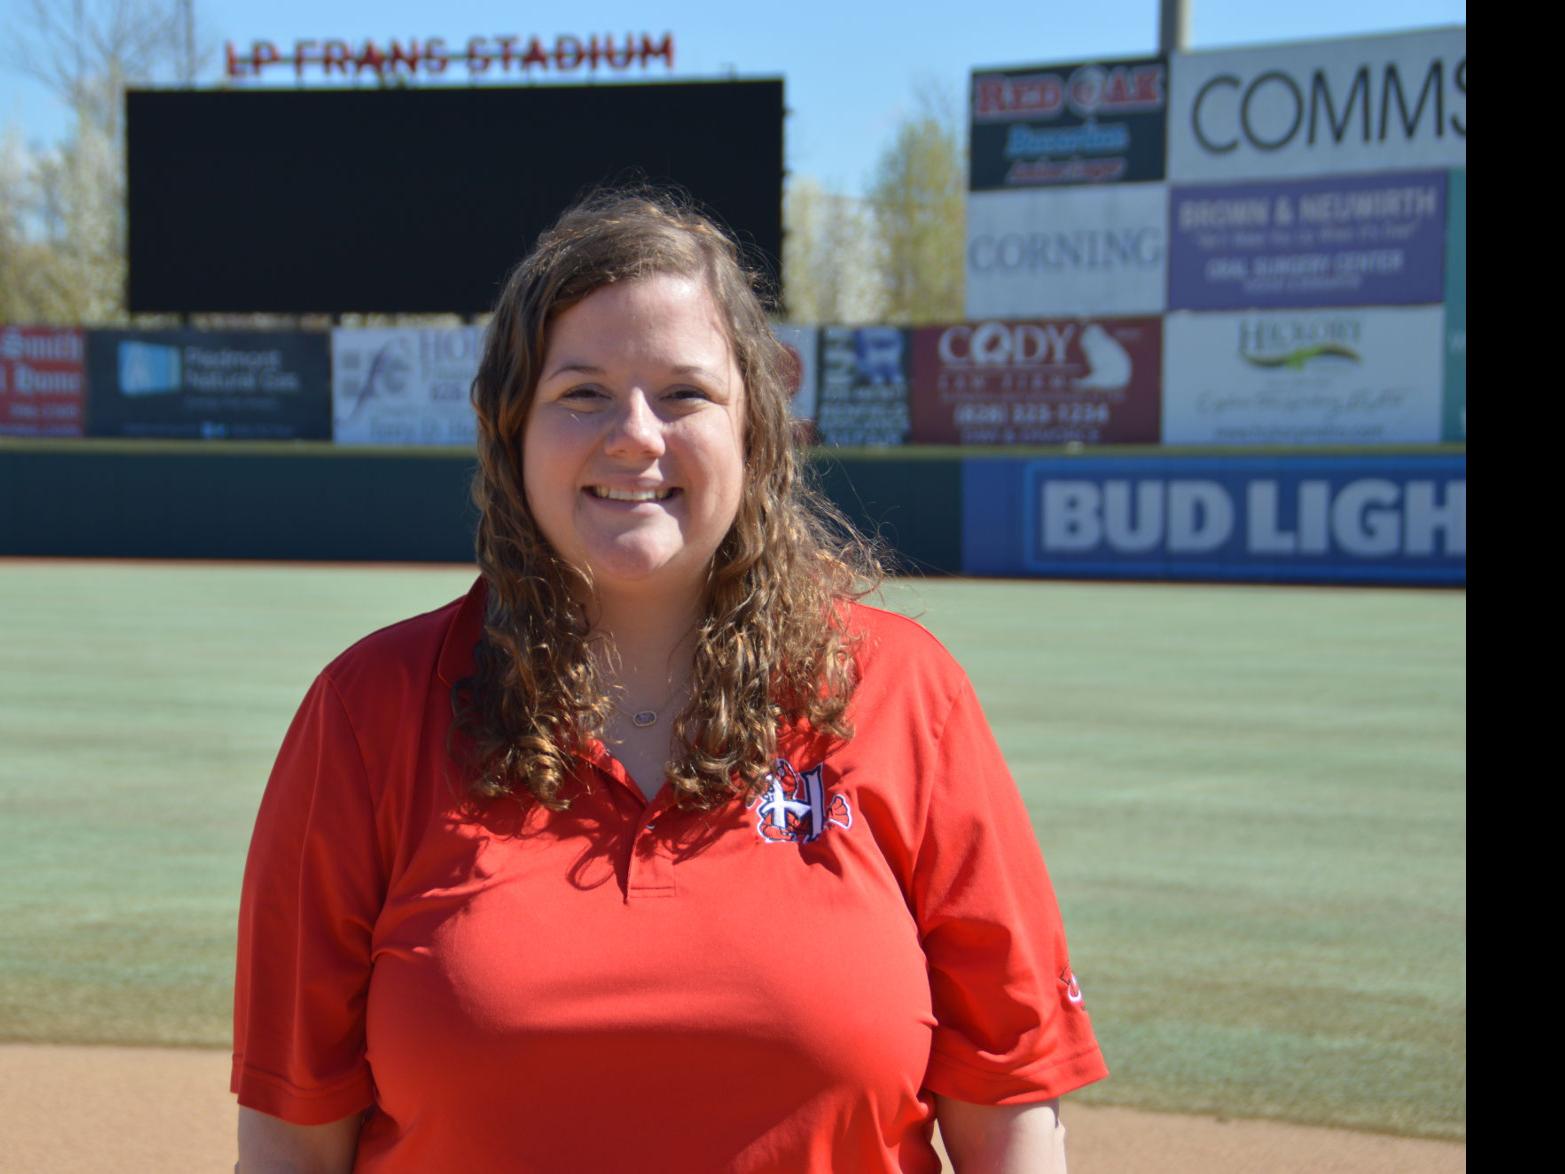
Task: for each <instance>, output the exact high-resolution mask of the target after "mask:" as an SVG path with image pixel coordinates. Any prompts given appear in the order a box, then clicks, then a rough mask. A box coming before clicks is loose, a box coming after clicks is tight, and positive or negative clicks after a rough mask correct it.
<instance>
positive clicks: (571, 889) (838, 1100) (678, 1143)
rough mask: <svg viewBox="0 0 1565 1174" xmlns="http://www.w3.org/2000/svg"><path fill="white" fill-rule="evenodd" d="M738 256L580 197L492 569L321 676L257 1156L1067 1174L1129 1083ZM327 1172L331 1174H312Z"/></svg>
mask: <svg viewBox="0 0 1565 1174" xmlns="http://www.w3.org/2000/svg"><path fill="white" fill-rule="evenodd" d="M785 365H786V358H785V357H784V354H783V352H782V350H781V348H780V347H779V346H778V345H777V343H776V342H775V341H774V340H773V338H772V335H771V332H770V330H769V328H768V326H767V323H766V320H765V317H764V313H763V310H762V307H761V303H760V301H759V299H758V298H757V296H756V294H755V292H754V288H753V286H752V284H751V281H750V279H749V278H748V277H747V275H746V274H745V272H744V270H743V269H742V268H741V266H740V264H739V261H738V254H737V251H736V249H735V247H734V245H733V244H732V242H731V241H730V240H729V239H728V238H727V237H725V236H724V235H723V234H722V233H721V232H719V231H718V230H717V229H716V228H714V227H713V225H712V224H711V223H710V222H709V221H707V220H705V219H704V218H702V217H701V216H699V215H697V214H695V213H692V212H690V211H688V210H684V209H682V208H680V207H678V206H676V205H674V204H673V203H671V202H669V201H667V200H665V199H663V198H661V197H651V196H646V195H619V194H613V193H610V194H606V195H601V196H598V197H596V198H594V199H591V200H589V201H587V202H586V203H584V204H582V205H579V206H578V207H576V208H575V209H573V210H571V211H568V212H567V213H565V214H564V216H562V217H561V219H560V220H559V222H558V223H557V224H556V225H555V226H554V228H553V229H551V230H550V231H549V232H547V233H545V234H544V235H543V236H542V237H541V238H540V239H539V242H538V244H537V246H536V247H535V249H534V250H533V252H532V253H531V254H530V255H529V256H528V258H527V259H526V260H524V261H523V262H522V263H521V265H520V266H518V268H517V269H516V271H515V272H514V273H513V274H512V276H511V278H510V280H509V282H508V285H507V287H506V289H505V291H504V293H503V294H502V296H501V299H500V302H499V305H498V306H497V308H496V313H495V317H494V321H493V324H492V325H491V327H490V329H489V335H488V341H487V344H486V351H485V355H484V359H483V362H482V364H481V367H480V370H479V374H478V377H477V379H476V380H475V383H474V390H473V399H474V404H475V407H476V409H477V413H478V419H479V428H480V438H479V465H480V468H479V473H478V476H477V479H476V481H475V497H476V500H477V502H478V505H479V508H480V513H481V522H480V529H479V539H478V556H479V565H480V569H481V571H482V574H481V576H480V578H479V580H478V582H477V583H476V584H475V585H474V587H473V589H472V591H471V592H470V593H469V594H468V596H467V597H466V598H465V599H463V600H460V601H458V602H456V603H453V604H451V605H449V606H448V607H446V608H443V609H441V610H439V611H436V612H432V613H429V614H428V615H424V616H419V617H417V618H415V619H412V620H409V621H406V622H404V623H402V624H398V625H395V626H393V627H391V628H388V629H385V630H383V631H381V632H378V633H375V634H374V635H372V636H370V637H368V638H367V639H365V640H363V641H361V642H360V643H359V644H357V645H355V646H354V647H353V648H351V649H349V650H348V651H347V652H346V653H344V654H343V655H342V656H341V657H339V658H338V659H337V660H336V661H334V662H333V663H332V664H331V665H330V666H328V667H327V669H326V670H325V671H324V672H323V673H322V674H321V676H320V677H319V678H318V679H317V681H316V683H315V685H314V687H313V688H312V690H311V692H310V694H309V696H308V697H307V698H306V700H305V702H304V705H303V707H302V708H301V710H300V712H299V715H298V717H296V719H295V721H294V724H293V726H292V727H291V728H290V730H289V733H288V736H287V739H286V740H285V743H284V746H283V748H282V751H281V752H280V754H279V757H278V762H277V766H276V768H275V769H274V771H273V775H272V778H271V781H270V783H269V785H268V789H267V794H266V798H265V799H264V801H263V803H262V808H261V812H260V815H259V817H258V819H257V825H256V832H255V839H254V841H253V843H252V846H251V852H250V859H249V863H248V865H247V868H246V874H245V890H244V898H243V902H242V908H241V914H240V948H239V970H238V981H237V987H236V995H235V1041H236V1042H235V1060H234V1077H233V1083H234V1088H235V1090H236V1091H237V1092H238V1094H239V1100H240V1104H241V1106H242V1108H241V1120H240V1159H241V1160H240V1169H241V1170H249V1169H251V1168H255V1169H270V1168H272V1166H271V1165H270V1164H269V1163H286V1162H289V1161H291V1162H294V1163H295V1165H296V1166H297V1167H298V1168H303V1169H322V1170H345V1169H349V1168H357V1169H365V1170H420V1171H427V1170H474V1169H477V1170H488V1169H495V1170H542V1171H554V1170H560V1171H566V1170H571V1171H575V1170H586V1171H597V1170H620V1169H625V1170H630V1169H634V1170H638V1171H639V1170H663V1169H667V1170H681V1171H705V1170H789V1171H794V1170H798V1171H803V1170H811V1171H830V1170H838V1171H847V1170H852V1171H860V1170H863V1171H869V1170H934V1169H937V1168H938V1163H937V1161H936V1158H935V1155H934V1152H933V1150H932V1148H931V1144H930V1135H931V1131H932V1127H933V1119H934V1116H935V1115H937V1114H938V1118H939V1122H940V1125H941V1132H942V1135H943V1136H944V1138H945V1140H946V1144H947V1147H948V1149H949V1151H950V1153H951V1155H952V1158H953V1161H954V1162H955V1163H956V1164H957V1166H958V1168H959V1169H962V1170H969V1169H972V1170H981V1169H995V1170H998V1169H1015V1170H1022V1169H1026V1170H1050V1169H1063V1150H1062V1142H1061V1138H1062V1130H1060V1128H1059V1126H1058V1120H1057V1116H1056V1111H1055V1101H1056V1098H1057V1097H1058V1096H1059V1094H1060V1093H1063V1092H1066V1091H1069V1090H1070V1089H1072V1088H1075V1087H1078V1086H1080V1085H1081V1084H1085V1083H1087V1082H1089V1081H1091V1080H1095V1079H1098V1078H1099V1077H1101V1076H1102V1075H1104V1073H1105V1069H1104V1067H1103V1062H1102V1059H1101V1056H1100V1055H1099V1053H1098V1049H1097V1046H1096V1044H1095V1042H1094V1040H1093V1036H1092V1031H1091V1027H1090V1024H1089V1023H1088V1020H1087V1017H1086V1014H1085V1012H1084V1010H1083V1009H1082V1007H1081V994H1080V988H1079V987H1077V986H1076V984H1075V980H1074V978H1073V977H1072V975H1071V972H1070V969H1069V965H1068V962H1067V960H1066V954H1065V942H1064V937H1063V933H1062V931H1061V929H1060V927H1059V923H1058V916H1057V912H1056V908H1055V902H1054V897H1053V894H1052V892H1051V890H1050V888H1049V882H1048V878H1047V876H1046V874H1045V872H1044V869H1043V862H1042V860H1041V858H1040V857H1039V854H1038V850H1037V845H1036V841H1035V840H1034V838H1033V834H1032V831H1031V829H1030V827H1029V825H1028V821H1027V815H1026V812H1025V810H1024V808H1023V806H1022V804H1021V801H1020V799H1019V797H1018V796H1017V793H1016V789H1015V786H1014V784H1013V783H1012V782H1011V780H1010V777H1009V775H1008V774H1007V773H1006V770H1005V766H1004V763H1003V762H1002V761H1001V759H1000V756H999V752H998V750H997V749H996V748H995V745H994V741H993V739H992V737H991V736H990V734H989V731H988V728H987V725H986V724H985V722H984V719H983V716H982V714H981V712H980V710H979V707H978V703H977V700H976V698H975V696H974V694H973V691H972V688H971V686H970V685H969V684H968V683H967V680H966V678H965V677H964V676H963V675H962V673H961V670H960V669H959V668H958V667H957V666H956V665H955V663H954V662H953V661H952V660H951V658H950V657H949V655H948V654H947V653H946V652H945V651H944V650H943V649H942V648H941V647H940V646H939V645H938V644H937V643H936V642H935V641H934V639H933V638H932V637H930V636H929V635H928V634H927V633H925V632H924V631H923V630H922V629H920V628H919V627H917V625H915V624H913V623H911V622H910V621H908V620H905V619H902V618H900V617H897V616H894V615H891V614H889V613H886V612H881V611H877V610H875V609H873V608H867V607H863V606H861V605H859V604H858V603H856V602H855V600H856V597H857V596H859V595H860V594H862V592H863V590H865V589H866V587H867V586H868V584H869V582H871V581H872V579H873V575H874V572H875V567H874V565H873V560H872V559H870V558H868V557H866V556H865V555H863V554H862V553H860V548H859V547H858V546H856V545H855V544H853V543H850V542H844V541H837V540H833V538H832V535H833V534H835V533H839V532H842V531H841V528H840V527H835V526H831V525H828V524H825V523H823V522H822V521H821V518H822V517H823V516H824V514H823V512H822V507H820V505H819V503H818V502H816V501H814V499H812V498H811V497H810V496H809V495H808V494H807V493H806V492H805V490H804V489H803V488H802V487H801V486H800V484H799V482H798V480H797V477H798V468H797V463H796V462H797V458H796V456H795V454H794V451H793V445H792V440H791V435H792V434H791V424H790V421H789V416H788V394H787V388H786V386H785V382H784V377H783V371H784V370H785ZM288 1168H293V1167H288Z"/></svg>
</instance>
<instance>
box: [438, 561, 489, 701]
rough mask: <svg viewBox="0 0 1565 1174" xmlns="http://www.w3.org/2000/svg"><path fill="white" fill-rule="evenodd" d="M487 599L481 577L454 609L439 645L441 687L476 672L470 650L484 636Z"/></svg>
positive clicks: (476, 666) (487, 592) (475, 662)
mask: <svg viewBox="0 0 1565 1174" xmlns="http://www.w3.org/2000/svg"><path fill="white" fill-rule="evenodd" d="M488 600H489V587H488V585H487V584H486V583H485V582H484V578H483V576H482V575H480V576H479V577H478V578H477V579H475V580H474V581H473V586H472V587H471V588H470V589H469V591H468V593H467V597H466V598H465V599H463V600H462V602H461V604H460V605H459V606H458V607H457V611H456V617H455V618H454V619H453V620H452V621H451V626H450V627H449V628H447V629H446V639H445V642H444V643H443V644H441V646H440V659H439V660H438V661H437V662H436V665H437V668H436V671H437V672H438V673H439V674H440V680H441V682H442V683H443V684H446V685H454V684H456V683H457V682H458V681H460V680H462V679H463V678H464V677H470V676H472V675H473V673H474V672H475V671H476V670H477V668H478V662H477V660H476V658H475V657H474V655H473V650H474V649H475V648H476V647H477V646H478V641H479V638H480V637H481V636H483V634H484V608H485V607H486V605H487V604H488Z"/></svg>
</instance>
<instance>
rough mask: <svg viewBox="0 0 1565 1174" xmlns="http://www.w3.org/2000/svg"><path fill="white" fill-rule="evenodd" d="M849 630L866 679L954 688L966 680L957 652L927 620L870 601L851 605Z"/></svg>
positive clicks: (864, 682) (868, 681) (856, 659)
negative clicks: (935, 631) (922, 622)
mask: <svg viewBox="0 0 1565 1174" xmlns="http://www.w3.org/2000/svg"><path fill="white" fill-rule="evenodd" d="M847 630H848V635H849V638H850V641H851V647H852V652H853V658H854V662H855V664H856V665H857V667H858V670H859V677H860V681H861V686H862V685H868V684H871V683H874V682H884V683H885V684H887V685H897V686H900V687H902V688H906V687H908V686H910V685H917V686H921V687H926V688H928V687H933V688H937V689H939V690H940V691H942V692H951V693H954V692H956V691H957V690H959V689H961V688H963V687H964V686H965V685H966V684H967V674H966V673H965V672H964V671H963V669H962V666H961V665H960V664H959V663H958V662H957V659H956V657H954V656H952V655H951V653H950V651H949V650H948V649H947V648H946V646H945V645H944V644H942V643H941V642H940V639H939V638H938V637H937V636H935V634H934V633H933V632H931V631H930V630H929V629H928V628H926V627H924V625H923V624H921V623H919V622H918V621H917V620H915V619H913V618H912V617H910V616H907V615H904V614H902V613H901V612H896V611H891V610H888V609H886V608H882V607H872V606H870V605H869V604H866V603H853V604H850V605H849V608H848V615H847Z"/></svg>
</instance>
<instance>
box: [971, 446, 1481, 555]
mask: <svg viewBox="0 0 1565 1174" xmlns="http://www.w3.org/2000/svg"><path fill="white" fill-rule="evenodd" d="M963 502H964V506H963V514H964V518H963V520H964V525H963V536H962V546H963V549H962V570H963V572H964V573H966V574H974V575H1036V576H1046V575H1058V576H1062V577H1073V576H1074V577H1083V578H1126V579H1230V580H1241V581H1253V582H1271V581H1282V582H1342V583H1424V584H1431V585H1436V584H1438V585H1449V586H1459V585H1465V583H1466V582H1467V458H1466V456H1457V455H1451V456H1447V455H1443V454H1442V455H1436V456H1399V457H1373V456H1366V457H1353V456H1345V457H1158V458H1147V459H1140V460H1138V459H1135V458H1115V459H1110V458H1096V457H1087V458H1069V457H1062V458H1051V459H1044V460H1030V461H1029V460H1015V459H994V460H977V459H974V460H968V461H964V462H963Z"/></svg>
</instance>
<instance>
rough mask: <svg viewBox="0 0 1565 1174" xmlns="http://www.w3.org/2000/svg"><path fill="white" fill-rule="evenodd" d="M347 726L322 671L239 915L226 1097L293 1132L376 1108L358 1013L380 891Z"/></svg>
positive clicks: (283, 771) (273, 783) (260, 834)
mask: <svg viewBox="0 0 1565 1174" xmlns="http://www.w3.org/2000/svg"><path fill="white" fill-rule="evenodd" d="M384 873H385V870H384V867H383V866H382V864H381V859H380V854H379V852H378V850H377V840H376V834H375V812H374V804H373V802H372V797H371V795H370V791H369V786H368V781H367V779H366V772H365V769H364V762H363V757H362V755H361V754H360V751H359V745H358V740H357V737H356V735H355V733H354V730H353V726H352V723H351V722H350V720H349V717H348V714H347V712H346V710H345V709H344V707H343V703H342V700H341V698H340V697H339V696H338V694H337V691H336V689H335V688H334V687H333V685H332V682H331V679H330V678H329V677H328V676H327V675H326V674H324V673H323V674H322V675H321V676H320V677H318V678H317V679H316V681H315V684H314V685H313V686H312V687H311V689H310V692H309V693H308V695H307V696H306V697H305V699H304V702H303V704H302V705H301V706H300V708H299V712H298V714H297V715H296V716H295V717H294V719H293V723H292V725H291V726H290V727H289V730H288V734H287V737H286V738H285V739H284V741H283V746H282V749H281V750H280V751H279V752H278V756H277V762H276V765H275V766H274V767H273V768H272V774H271V778H270V780H269V781H268V783H267V787H266V793H265V796H264V797H263V798H262V800H261V808H260V812H259V814H258V815H257V816H256V823H255V832H254V835H253V837H252V839H251V842H250V854H249V857H248V859H247V861H246V864H245V875H244V888H243V891H242V894H241V897H240V906H239V952H238V966H237V971H236V974H235V981H234V1058H233V1073H232V1078H231V1088H232V1090H233V1091H234V1092H236V1093H237V1094H238V1096H239V1103H240V1104H241V1105H244V1106H246V1107H249V1108H253V1109H257V1110H260V1111H261V1112H263V1113H268V1114H271V1115H272V1116H275V1117H281V1118H283V1119H284V1120H287V1121H291V1122H293V1123H295V1124H299V1125H317V1124H324V1123H325V1122H328V1121H335V1120H338V1119H340V1118H342V1117H346V1116H349V1115H350V1114H352V1113H355V1112H358V1111H361V1110H363V1109H366V1108H368V1107H369V1106H370V1105H371V1104H372V1103H373V1091H372V1085H371V1081H370V1072H369V1065H368V1063H367V1061H366V1059H365V1038H364V1016H365V1000H366V995H367V992H368V987H369V976H370V947H371V938H372V934H373V932H374V925H375V920H376V916H377V914H378V912H379V910H380V907H381V904H382V902H383V898H384V892H385V880H384Z"/></svg>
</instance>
